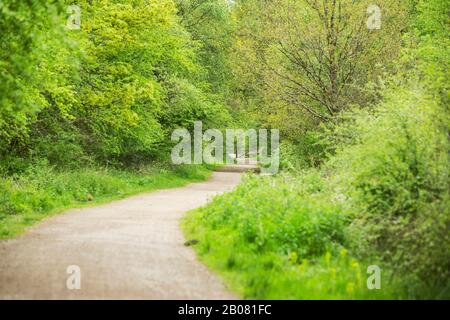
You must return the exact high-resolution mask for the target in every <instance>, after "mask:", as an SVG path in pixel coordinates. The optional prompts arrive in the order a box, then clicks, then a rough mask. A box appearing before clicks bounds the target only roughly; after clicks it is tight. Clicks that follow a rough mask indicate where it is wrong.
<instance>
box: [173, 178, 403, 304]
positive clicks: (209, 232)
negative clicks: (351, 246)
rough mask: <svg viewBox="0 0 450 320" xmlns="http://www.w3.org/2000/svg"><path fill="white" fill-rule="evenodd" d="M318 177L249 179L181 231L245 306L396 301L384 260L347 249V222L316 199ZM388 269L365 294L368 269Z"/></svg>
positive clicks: (189, 218) (331, 205) (333, 207)
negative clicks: (296, 301)
mask: <svg viewBox="0 0 450 320" xmlns="http://www.w3.org/2000/svg"><path fill="white" fill-rule="evenodd" d="M322 187H323V186H322V185H320V180H319V179H317V177H315V176H314V175H312V176H309V177H306V178H305V180H304V181H301V182H297V181H294V180H293V181H291V180H289V179H288V178H286V177H275V178H272V177H249V178H247V180H246V181H245V182H244V183H243V184H241V185H240V186H238V187H237V188H236V189H235V190H234V191H233V192H231V193H228V194H224V195H222V196H219V197H216V198H215V199H214V200H213V201H212V202H211V203H210V204H208V205H207V206H206V207H203V208H200V209H196V210H194V211H191V212H190V213H188V215H187V216H186V217H185V219H184V220H183V222H182V226H183V229H184V232H185V234H186V237H187V238H188V239H197V240H199V242H198V243H197V244H196V245H195V250H196V251H197V253H198V255H199V257H200V259H201V260H202V261H203V262H204V263H205V264H206V265H208V266H209V267H210V268H211V269H213V270H214V271H216V272H218V273H219V274H221V275H222V276H223V278H224V279H225V281H226V282H227V284H228V285H229V286H230V287H231V288H232V290H233V291H235V292H236V293H237V294H238V295H239V296H241V297H242V298H247V299H390V298H398V297H399V296H398V295H396V293H395V286H394V285H393V283H389V281H387V280H386V279H388V278H389V275H388V271H387V270H383V265H382V264H380V263H379V261H369V260H368V261H362V260H359V259H356V258H355V257H353V256H351V255H350V251H349V250H348V249H347V248H346V234H345V230H346V226H347V225H348V222H349V219H348V217H347V216H346V214H345V211H344V210H343V208H342V207H340V205H339V204H335V203H330V202H329V201H325V200H324V199H322V198H321V197H322V196H321V193H320V192H318V191H319V190H321V189H322ZM371 264H376V265H380V266H381V268H382V272H383V274H382V276H383V283H382V289H381V290H369V289H368V288H367V279H368V277H369V275H368V274H367V267H368V265H371Z"/></svg>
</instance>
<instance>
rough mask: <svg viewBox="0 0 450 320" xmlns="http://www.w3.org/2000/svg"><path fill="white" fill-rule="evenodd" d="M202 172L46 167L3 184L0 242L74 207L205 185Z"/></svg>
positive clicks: (186, 168)
mask: <svg viewBox="0 0 450 320" xmlns="http://www.w3.org/2000/svg"><path fill="white" fill-rule="evenodd" d="M209 175H210V170H209V169H208V168H206V167H202V166H182V167H176V168H172V169H167V168H164V167H161V168H157V167H149V168H144V169H142V170H140V171H139V172H136V171H122V170H116V169H105V168H103V169H98V168H89V169H86V168H85V169H80V170H76V171H67V172H58V171H56V170H54V169H52V168H50V167H48V166H46V165H43V166H35V167H33V168H32V169H31V170H29V171H28V172H26V173H23V174H21V175H19V176H15V177H7V178H1V179H0V239H4V238H10V237H13V236H15V235H18V234H20V233H22V232H23V231H24V230H25V228H26V227H27V226H30V225H32V224H34V223H36V222H38V221H40V220H42V219H43V218H46V217H48V216H51V215H53V214H56V213H58V212H61V211H62V210H64V209H67V208H72V207H81V206H86V205H93V204H99V203H103V202H107V201H111V200H115V199H120V198H124V197H126V196H129V195H133V194H137V193H140V192H146V191H152V190H157V189H163V188H173V187H179V186H183V185H185V184H187V183H189V182H192V181H201V180H205V179H206V178H207V177H208V176H209Z"/></svg>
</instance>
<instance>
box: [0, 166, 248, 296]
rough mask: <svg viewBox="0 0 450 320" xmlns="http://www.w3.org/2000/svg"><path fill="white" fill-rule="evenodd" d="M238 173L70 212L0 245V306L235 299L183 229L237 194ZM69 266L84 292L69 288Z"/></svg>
mask: <svg viewBox="0 0 450 320" xmlns="http://www.w3.org/2000/svg"><path fill="white" fill-rule="evenodd" d="M239 180H240V173H238V172H214V173H213V175H212V177H211V178H210V179H209V180H208V181H206V182H202V183H193V184H190V185H188V186H186V187H182V188H176V189H168V190H161V191H156V192H152V193H147V194H141V195H137V196H133V197H130V198H127V199H124V200H120V201H115V202H112V203H109V204H105V205H100V206H96V207H90V208H82V209H72V210H69V211H67V212H66V213H64V214H61V215H57V216H54V217H51V218H49V219H46V220H44V221H43V222H41V223H39V224H38V225H36V226H34V227H32V228H30V229H29V230H28V232H27V233H25V234H24V235H22V236H20V237H17V238H15V239H11V240H5V241H1V242H0V299H233V298H235V297H234V296H233V295H232V294H231V293H229V292H228V291H227V290H226V288H225V287H224V285H223V284H222V283H221V281H220V279H219V278H218V277H217V276H216V275H214V274H212V273H211V272H210V271H209V270H208V269H207V268H206V267H205V266H204V265H203V264H201V263H200V262H199V261H198V260H197V259H196V256H195V253H194V251H193V249H192V248H191V247H186V246H184V242H185V241H186V240H185V239H184V237H183V234H182V232H181V231H180V228H179V222H180V221H179V220H180V218H181V217H182V216H183V213H184V212H186V211H187V210H190V209H193V208H196V207H199V206H202V205H204V204H205V203H206V202H207V200H208V199H209V198H211V197H212V196H213V195H215V194H218V193H221V192H224V191H228V190H231V189H232V188H233V187H234V186H235V185H236V184H237V183H238V182H239ZM69 265H77V266H79V267H80V270H81V289H80V290H76V289H73V290H69V289H67V287H66V281H67V278H68V277H69V276H70V275H69V274H67V273H66V271H67V267H68V266H69Z"/></svg>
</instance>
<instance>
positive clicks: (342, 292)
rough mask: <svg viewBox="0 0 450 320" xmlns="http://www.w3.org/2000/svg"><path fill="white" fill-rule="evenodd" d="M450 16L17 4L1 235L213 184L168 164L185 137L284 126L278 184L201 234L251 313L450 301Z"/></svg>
mask: <svg viewBox="0 0 450 320" xmlns="http://www.w3.org/2000/svg"><path fill="white" fill-rule="evenodd" d="M74 4H75V5H77V6H78V7H75V9H74V7H73V6H71V7H69V8H70V10H69V11H67V9H68V6H70V5H74ZM76 8H79V9H80V10H81V11H80V24H78V22H77V17H76V14H77V9H76ZM448 10H449V6H448V1H445V0H407V1H397V0H380V1H377V4H376V6H373V4H372V2H371V1H365V0H361V1H350V0H326V1H318V0H266V1H263V0H236V1H226V0H157V1H146V0H93V1H92V0H89V1H88V0H80V1H77V2H76V3H72V1H65V0H53V1H43V0H29V1H23V0H4V1H2V2H1V3H0V27H1V29H2V31H3V32H2V33H1V35H0V39H1V47H2V50H1V51H0V191H1V195H0V237H2V238H5V237H10V236H13V235H15V234H17V233H18V232H20V231H22V230H23V228H24V226H27V225H30V224H32V223H33V222H34V221H37V220H39V219H41V218H43V217H45V216H47V215H49V214H52V213H55V212H58V211H60V210H61V209H63V208H67V207H70V206H75V205H82V204H85V203H97V202H98V201H106V200H108V199H112V198H116V197H123V196H126V195H128V194H132V193H135V192H140V191H144V190H153V189H155V188H161V187H172V186H178V185H181V184H183V183H185V182H188V181H191V180H196V179H203V178H206V176H207V175H208V173H207V172H208V171H207V169H206V168H205V167H174V166H172V165H171V164H170V163H169V157H170V150H171V147H172V146H173V142H172V141H171V139H170V137H171V133H172V132H173V130H174V129H176V128H180V127H181V128H187V129H188V130H193V126H194V121H202V122H203V130H207V129H208V128H217V129H224V128H227V127H240V128H255V129H257V128H279V129H280V131H281V142H282V145H281V167H282V170H281V172H280V173H279V174H277V175H274V176H257V175H249V176H247V177H246V178H245V181H244V182H243V183H242V184H241V185H240V186H239V187H238V188H237V189H236V190H235V191H233V192H231V193H228V194H225V195H222V196H220V197H216V198H214V200H213V201H212V202H211V203H210V204H208V205H207V206H205V207H204V208H200V209H197V210H195V211H193V212H192V213H190V214H188V215H187V217H186V219H185V220H184V222H183V227H184V229H185V232H186V235H187V237H188V238H190V239H197V240H199V241H198V243H197V244H196V245H195V246H194V248H195V249H196V250H197V252H198V254H199V256H200V257H201V259H202V260H203V261H204V262H205V263H206V264H208V265H209V266H210V267H211V268H212V269H214V270H216V271H218V272H219V273H220V274H222V275H223V276H224V278H225V279H226V281H227V282H228V283H229V284H230V285H231V287H232V288H234V290H235V291H236V292H238V293H239V294H240V295H241V296H242V297H244V298H275V299H283V298H289V299H297V298H306V299H314V298H330V299H336V298H352V299H353V298H356V299H360V298H364V299H365V298H369V299H372V298H374V299H376V298H383V299H403V298H433V299H445V298H446V299H448V298H450V274H449V272H450V271H449V270H450V233H449V230H450V212H449V208H450V205H449V190H450V188H449V176H448V173H449V172H450V170H449V160H450V159H449V143H450V142H449V136H450V134H449V133H450V118H449V117H450V113H449V95H448V89H449V88H448V86H449V83H450V81H449V61H450V49H449V48H450V38H449V36H448V35H449V34H450V32H449V20H448ZM69 15H70V18H69ZM74 15H75V16H74ZM68 18H69V20H68ZM68 24H69V25H71V26H72V27H67V25H68ZM373 265H376V266H379V267H380V268H381V270H382V277H381V289H373V290H369V289H368V287H367V278H368V274H367V268H368V266H373Z"/></svg>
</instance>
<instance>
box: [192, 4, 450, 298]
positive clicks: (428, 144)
mask: <svg viewBox="0 0 450 320" xmlns="http://www.w3.org/2000/svg"><path fill="white" fill-rule="evenodd" d="M305 2H306V3H307V4H308V5H307V6H305V7H304V6H302V5H299V6H301V7H302V8H310V7H311V6H312V7H313V8H315V7H314V6H315V5H317V4H318V2H314V1H305ZM257 3H258V2H251V1H246V2H243V6H242V7H240V10H241V11H242V12H243V13H244V14H247V15H248V16H245V18H243V19H244V20H243V21H244V22H242V23H243V24H245V21H248V20H247V19H252V17H250V16H252V15H251V11H248V10H250V9H249V8H252V7H253V6H257ZM274 3H275V2H274ZM277 3H278V2H277ZM296 3H298V2H296ZM326 3H328V4H329V5H330V6H334V5H335V4H336V3H339V1H338V2H332V1H330V2H326ZM342 3H346V2H344V1H343V2H342ZM336 5H337V4H336ZM348 5H350V4H348ZM411 5H412V9H411V11H409V12H408V17H407V19H406V20H405V21H403V22H404V23H405V24H406V25H407V26H408V32H406V33H405V32H404V31H403V30H397V32H399V31H402V33H403V34H402V35H401V37H402V42H401V43H402V44H403V47H402V48H401V50H399V51H398V53H397V54H396V56H397V58H396V60H395V64H396V65H395V66H393V65H391V64H390V63H389V61H386V63H385V64H384V65H383V66H382V67H383V68H384V70H385V71H384V72H383V73H382V78H379V79H375V80H376V82H374V81H375V80H374V81H372V82H369V79H368V75H371V74H372V73H373V72H375V71H374V70H362V69H359V71H358V72H360V74H359V75H357V74H356V73H355V74H354V75H353V76H352V77H350V78H349V82H344V83H342V88H346V86H351V87H352V89H355V90H357V91H359V90H362V89H364V85H366V88H365V89H364V90H365V91H367V92H369V93H370V94H371V96H372V98H370V99H368V98H367V97H366V96H365V95H364V94H362V93H361V94H362V95H359V94H356V93H353V94H352V95H351V96H349V97H348V98H346V94H349V93H350V92H352V91H351V90H350V91H349V90H347V89H343V92H342V94H343V95H342V96H341V97H342V99H341V98H338V97H337V96H333V95H329V93H330V92H332V91H330V90H325V88H323V92H322V93H320V92H319V91H320V90H321V88H319V87H318V86H316V85H314V84H313V81H311V80H313V79H312V77H315V75H314V74H313V73H314V72H316V73H317V79H318V83H322V82H324V83H326V81H325V80H324V81H322V80H320V81H319V77H322V76H323V77H324V78H323V79H328V80H329V81H331V82H329V83H328V85H329V86H330V87H329V88H332V87H333V85H332V77H331V76H326V75H325V74H322V69H321V68H322V67H324V64H321V63H320V61H319V64H320V66H319V65H316V66H315V65H313V64H310V62H311V61H310V60H313V59H309V58H308V55H309V54H311V55H314V52H315V51H317V53H316V54H315V56H316V57H321V56H325V55H326V54H327V52H328V53H329V52H330V51H329V50H328V49H327V48H326V47H321V48H316V47H314V46H311V45H308V44H305V43H300V44H299V45H298V46H294V45H292V46H291V44H289V47H287V46H288V44H286V45H285V44H283V41H285V39H283V38H282V37H279V36H278V35H275V36H274V33H273V32H272V29H270V28H269V29H270V31H271V32H270V35H271V37H275V38H276V39H277V40H278V41H280V47H279V52H281V54H282V55H281V56H282V57H283V56H284V57H288V59H287V61H286V62H285V63H286V64H285V65H283V63H282V62H277V64H278V66H280V67H279V69H278V71H277V73H279V74H280V76H281V77H280V79H281V81H282V82H281V83H280V86H281V87H283V88H285V89H288V90H290V89H292V90H294V89H295V90H296V92H297V93H296V95H295V96H296V98H297V99H299V101H300V103H298V102H297V101H288V104H287V105H284V106H283V107H280V106H279V105H278V100H277V99H271V97H267V96H265V95H267V94H271V93H270V92H268V91H267V90H266V91H263V90H256V89H255V90H254V91H253V92H254V95H255V96H256V97H258V100H259V101H264V103H265V104H266V105H267V106H269V109H270V111H268V115H267V114H262V115H261V114H259V115H257V116H258V118H260V117H263V119H264V121H266V123H272V124H274V123H276V124H277V125H280V126H281V128H282V129H284V131H285V132H286V131H288V132H289V131H291V134H292V125H291V121H297V126H299V127H300V129H301V130H303V131H304V132H305V133H306V134H305V135H304V136H299V137H294V138H291V139H286V135H287V137H290V136H289V133H287V134H286V135H285V140H284V143H285V146H284V147H283V149H282V155H281V157H282V159H283V160H282V161H283V166H284V168H285V170H284V172H283V173H281V174H279V175H278V176H276V177H255V176H250V177H248V178H247V179H246V181H245V182H244V183H243V184H242V185H241V186H240V187H239V188H237V189H236V190H235V191H233V192H232V193H230V194H226V195H223V196H221V197H218V198H216V199H214V200H213V201H212V202H211V203H210V204H209V205H208V206H206V207H205V208H201V209H199V210H196V211H194V212H192V213H191V214H190V215H189V216H188V217H187V219H186V220H185V221H184V228H185V230H186V233H187V235H188V237H189V238H195V239H198V240H199V244H198V245H197V251H198V253H199V255H200V257H201V258H202V259H203V260H204V261H205V262H206V263H207V264H208V265H209V266H210V267H212V268H213V269H215V270H218V271H219V272H221V273H222V274H223V275H224V276H225V278H226V279H227V281H229V283H230V284H231V286H232V287H233V288H234V289H235V290H236V291H237V292H238V293H239V294H241V295H242V296H243V297H246V298H275V299H282V298H292V299H297V298H306V299H311V298H351V299H354V298H356V299H359V298H370V299H371V298H374V299H377V298H396V299H399V298H400V299H402V298H434V299H443V298H447V299H448V298H449V297H450V277H449V276H450V275H449V272H448V270H450V264H449V262H450V256H449V252H450V250H449V249H450V236H449V230H450V212H449V207H450V203H449V187H450V186H449V177H448V172H449V160H450V159H449V152H448V151H449V140H448V134H449V129H450V127H449V124H450V122H449V112H448V111H449V110H448V105H449V104H448V102H449V101H448V91H447V90H448V83H449V82H448V80H449V77H448V76H449V74H448V70H449V66H448V61H449V59H448V58H449V38H448V16H447V11H448V6H446V4H445V1H438V0H436V1H417V2H415V3H411ZM247 6H249V7H247ZM281 7H283V6H281ZM286 8H289V6H287V7H286ZM388 8H389V7H388ZM257 9H259V10H261V12H262V13H265V12H266V9H267V8H266V7H259V6H257ZM305 10H308V9H305ZM321 10H322V13H323V14H325V13H324V12H326V11H327V7H323V8H321ZM331 10H333V9H331ZM256 12H259V11H256ZM279 12H283V11H282V10H279ZM289 12H292V11H289ZM294 12H295V13H294V14H297V13H298V12H300V11H295V10H294ZM331 12H333V11H331ZM272 17H273V16H272V15H268V18H270V19H272ZM318 17H319V18H322V17H323V15H321V14H320V13H319V14H318ZM302 20H303V21H304V18H303V17H302ZM252 21H253V20H252ZM274 23H275V21H274ZM290 23H291V22H290V21H289V23H288V26H289V28H290V30H291V29H292V27H291V25H290ZM249 25H250V26H251V27H254V25H253V24H249ZM325 25H326V26H329V24H326V23H325ZM395 25H396V26H398V23H397V22H396V24H395ZM314 26H315V24H314V23H313V26H309V28H313V27H314ZM259 30H260V31H261V32H264V30H265V29H264V30H263V29H259ZM302 30H304V29H300V32H301V31H302ZM381 30H383V29H381ZM390 30H391V29H389V30H388V32H390ZM394 32H395V30H394ZM282 34H283V35H285V34H286V33H282ZM302 34H304V33H302ZM306 34H307V35H310V34H311V33H306ZM383 36H386V35H382V36H381V37H383ZM397 36H400V34H398V35H397ZM243 37H244V39H245V41H248V38H250V39H251V40H252V41H255V42H258V41H259V40H260V38H259V35H258V36H255V37H253V35H249V34H245V35H244V36H243ZM317 38H319V39H320V36H315V35H314V37H313V38H312V39H309V38H308V39H306V40H305V41H310V40H311V41H312V40H314V41H316V40H317ZM292 39H294V40H292ZM292 39H290V38H289V40H286V41H296V42H300V41H303V40H302V38H301V37H300V38H299V37H293V38H292ZM381 40H382V39H380V38H379V39H377V41H381ZM317 41H318V40H317ZM387 41H388V40H387ZM258 43H259V45H260V44H261V43H260V42H258ZM263 43H266V42H263ZM317 43H320V42H317ZM386 43H388V44H389V42H386ZM375 47H376V46H375ZM287 48H289V49H287ZM239 49H245V50H248V46H246V47H245V48H242V47H240V48H239ZM258 49H259V50H257V49H255V51H254V52H253V53H255V54H256V53H258V54H262V55H265V56H266V59H267V61H269V62H273V61H276V60H274V58H273V56H272V54H276V51H273V50H271V49H269V48H267V47H266V48H264V50H268V51H270V52H268V53H266V52H264V51H263V52H261V47H258ZM387 49H389V50H391V49H394V50H397V49H395V46H394V47H392V46H389V47H388V48H387ZM305 50H306V52H305ZM309 50H311V51H309ZM321 50H322V51H324V53H320V52H321ZM361 50H362V48H361ZM369 50H371V48H370V49H369ZM274 52H275V53H274ZM310 52H312V53H310ZM376 53H377V52H376V51H375V52H373V51H372V52H371V54H373V55H376ZM297 55H298V56H297ZM269 57H270V58H269ZM289 57H291V58H292V59H289ZM361 58H363V57H361ZM367 58H368V56H367V55H364V59H367ZM377 58H378V59H380V58H381V59H383V58H384V57H382V56H379V57H377ZM324 59H326V60H327V61H328V63H331V62H332V61H333V60H332V59H330V57H328V58H324ZM258 60H263V61H264V59H258ZM357 61H358V60H354V59H352V60H351V63H356V64H358V62H357ZM254 62H256V60H254ZM315 63H317V61H315ZM336 63H337V62H336ZM343 63H344V64H343V65H341V66H340V67H342V68H344V69H345V63H346V62H345V61H344V62H343ZM291 64H294V65H295V66H294V67H292V66H291ZM373 66H374V65H369V66H368V67H373ZM282 67H286V68H287V69H286V70H283V69H281V68H282ZM340 67H337V70H338V69H339V68H340ZM377 67H378V66H377ZM251 68H252V66H249V67H248V69H251ZM324 68H325V69H328V70H329V71H333V70H335V69H334V68H332V67H331V68H330V66H328V67H326V63H325V67H324ZM355 68H358V65H356V66H355ZM258 70H259V71H260V72H261V74H259V75H258V77H263V79H264V73H267V72H268V73H269V74H270V71H271V69H270V68H267V66H266V63H265V62H263V63H262V64H261V65H259V69H258ZM308 70H311V72H309V71H308ZM294 73H296V74H298V75H300V76H301V77H304V78H302V79H303V80H299V83H298V84H297V87H295V88H294V87H292V88H291V87H290V86H289V85H287V84H286V82H285V80H287V81H288V82H291V83H292V84H296V81H294V80H295V79H293V78H291V77H292V76H291V74H294ZM372 75H373V74H372ZM310 77H311V78H310ZM361 77H362V78H361ZM271 79H275V78H273V77H272V78H271ZM320 79H322V78H320ZM364 79H365V80H364ZM350 80H351V81H350ZM264 81H266V80H264ZM352 81H356V82H355V83H356V84H357V85H358V86H357V87H354V86H353V85H352ZM273 83H274V81H272V86H274V84H273ZM310 84H311V87H306V86H308V85H310ZM243 85H245V84H243ZM250 85H254V82H251V83H250ZM257 85H258V86H259V85H260V86H261V87H264V86H265V83H257ZM275 85H277V84H276V83H275ZM364 90H363V91H364ZM355 92H356V91H355ZM309 93H311V96H310V95H309ZM374 93H375V94H374ZM275 94H276V95H278V94H281V95H284V94H285V93H284V92H282V91H280V90H279V89H278V88H277V89H276V90H275ZM312 94H314V95H312ZM316 96H317V97H318V98H320V99H324V101H323V102H322V103H321V102H320V100H319V99H316V98H315V97H316ZM245 98H248V97H245ZM359 98H362V99H363V100H362V103H361V102H359V101H358V100H359ZM346 99H348V100H346ZM327 101H330V102H333V103H338V104H339V105H340V107H338V109H339V110H340V111H339V112H334V110H337V109H335V108H336V107H337V106H338V105H334V106H333V105H327ZM247 103H249V104H251V103H252V102H251V100H247ZM303 104H306V106H307V107H308V108H311V110H309V109H308V108H306V107H305V108H303ZM297 107H300V110H298V109H297V111H296V112H298V113H297V114H299V117H293V116H292V115H293V113H291V112H290V111H291V110H296V109H295V108H297ZM283 108H287V109H283ZM249 109H251V108H249ZM285 110H289V112H286V111H285ZM285 112H286V113H285ZM274 113H279V114H275V115H274ZM319 113H320V115H323V116H318V114H319ZM294 114H295V113H294ZM308 114H310V115H312V117H310V118H306V120H305V118H304V117H305V116H307V115H308ZM325 114H326V116H325ZM330 116H331V117H332V118H330ZM286 117H289V118H290V119H286ZM280 119H281V121H280ZM318 120H320V121H318ZM302 121H304V122H303V123H302ZM305 136H306V137H305ZM302 155H303V157H302ZM299 158H300V160H301V161H299ZM302 158H303V159H302ZM308 164H309V165H311V166H312V167H310V168H305V167H306V166H307V165H308ZM369 265H377V266H379V267H380V268H381V270H382V284H381V289H380V290H368V287H367V286H366V279H367V278H368V277H369V274H367V273H366V271H367V268H368V266H369Z"/></svg>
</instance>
